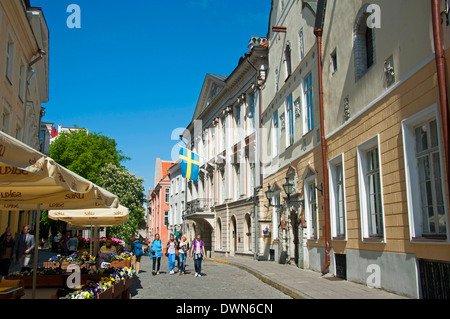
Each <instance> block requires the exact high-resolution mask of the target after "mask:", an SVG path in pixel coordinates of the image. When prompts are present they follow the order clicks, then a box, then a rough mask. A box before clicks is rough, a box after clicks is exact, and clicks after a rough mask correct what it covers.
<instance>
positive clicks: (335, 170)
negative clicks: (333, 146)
mask: <svg viewBox="0 0 450 319" xmlns="http://www.w3.org/2000/svg"><path fill="white" fill-rule="evenodd" d="M329 168H330V169H329V171H330V213H331V226H332V236H333V237H334V238H345V236H346V231H345V227H346V226H345V190H344V166H343V155H339V156H338V157H336V158H335V159H333V160H331V161H330V163H329Z"/></svg>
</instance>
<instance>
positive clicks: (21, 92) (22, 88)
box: [18, 63, 26, 102]
mask: <svg viewBox="0 0 450 319" xmlns="http://www.w3.org/2000/svg"><path fill="white" fill-rule="evenodd" d="M25 77H26V75H25V65H24V64H23V63H21V64H20V69H19V92H18V96H19V98H20V100H21V101H22V102H25V87H26V86H25V82H26V79H25Z"/></svg>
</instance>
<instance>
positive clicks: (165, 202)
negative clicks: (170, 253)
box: [148, 158, 174, 244]
mask: <svg viewBox="0 0 450 319" xmlns="http://www.w3.org/2000/svg"><path fill="white" fill-rule="evenodd" d="M173 164H174V162H171V161H163V160H161V159H159V158H157V159H156V164H155V184H154V187H153V190H152V192H151V194H149V196H148V200H149V201H150V203H149V205H148V206H149V208H150V209H151V213H150V216H149V221H150V222H151V226H150V230H149V237H151V238H153V237H154V236H155V234H159V236H160V239H161V240H162V242H163V243H164V244H166V243H167V242H168V240H169V209H170V206H169V198H170V178H169V173H168V171H169V168H170V167H172V165H173Z"/></svg>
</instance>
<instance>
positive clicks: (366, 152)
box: [358, 136, 384, 239]
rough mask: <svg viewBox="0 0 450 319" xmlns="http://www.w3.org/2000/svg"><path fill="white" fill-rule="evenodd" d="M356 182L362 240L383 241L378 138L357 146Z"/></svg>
mask: <svg viewBox="0 0 450 319" xmlns="http://www.w3.org/2000/svg"><path fill="white" fill-rule="evenodd" d="M358 180H359V197H360V211H361V223H362V235H363V239H371V238H375V239H383V238H384V221H383V219H384V216H383V200H382V197H383V194H382V184H381V167H380V156H379V146H378V136H376V137H375V138H373V139H371V140H369V141H368V142H366V143H364V144H362V145H360V146H358Z"/></svg>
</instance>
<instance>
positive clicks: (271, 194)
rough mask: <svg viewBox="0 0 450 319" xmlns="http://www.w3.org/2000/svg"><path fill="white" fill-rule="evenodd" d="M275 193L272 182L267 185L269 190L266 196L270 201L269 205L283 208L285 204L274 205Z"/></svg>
mask: <svg viewBox="0 0 450 319" xmlns="http://www.w3.org/2000/svg"><path fill="white" fill-rule="evenodd" d="M273 193H274V191H273V190H272V189H271V187H270V184H269V185H268V186H267V191H266V197H267V199H268V201H269V207H276V208H282V207H283V205H272V203H271V202H272V198H273Z"/></svg>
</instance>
